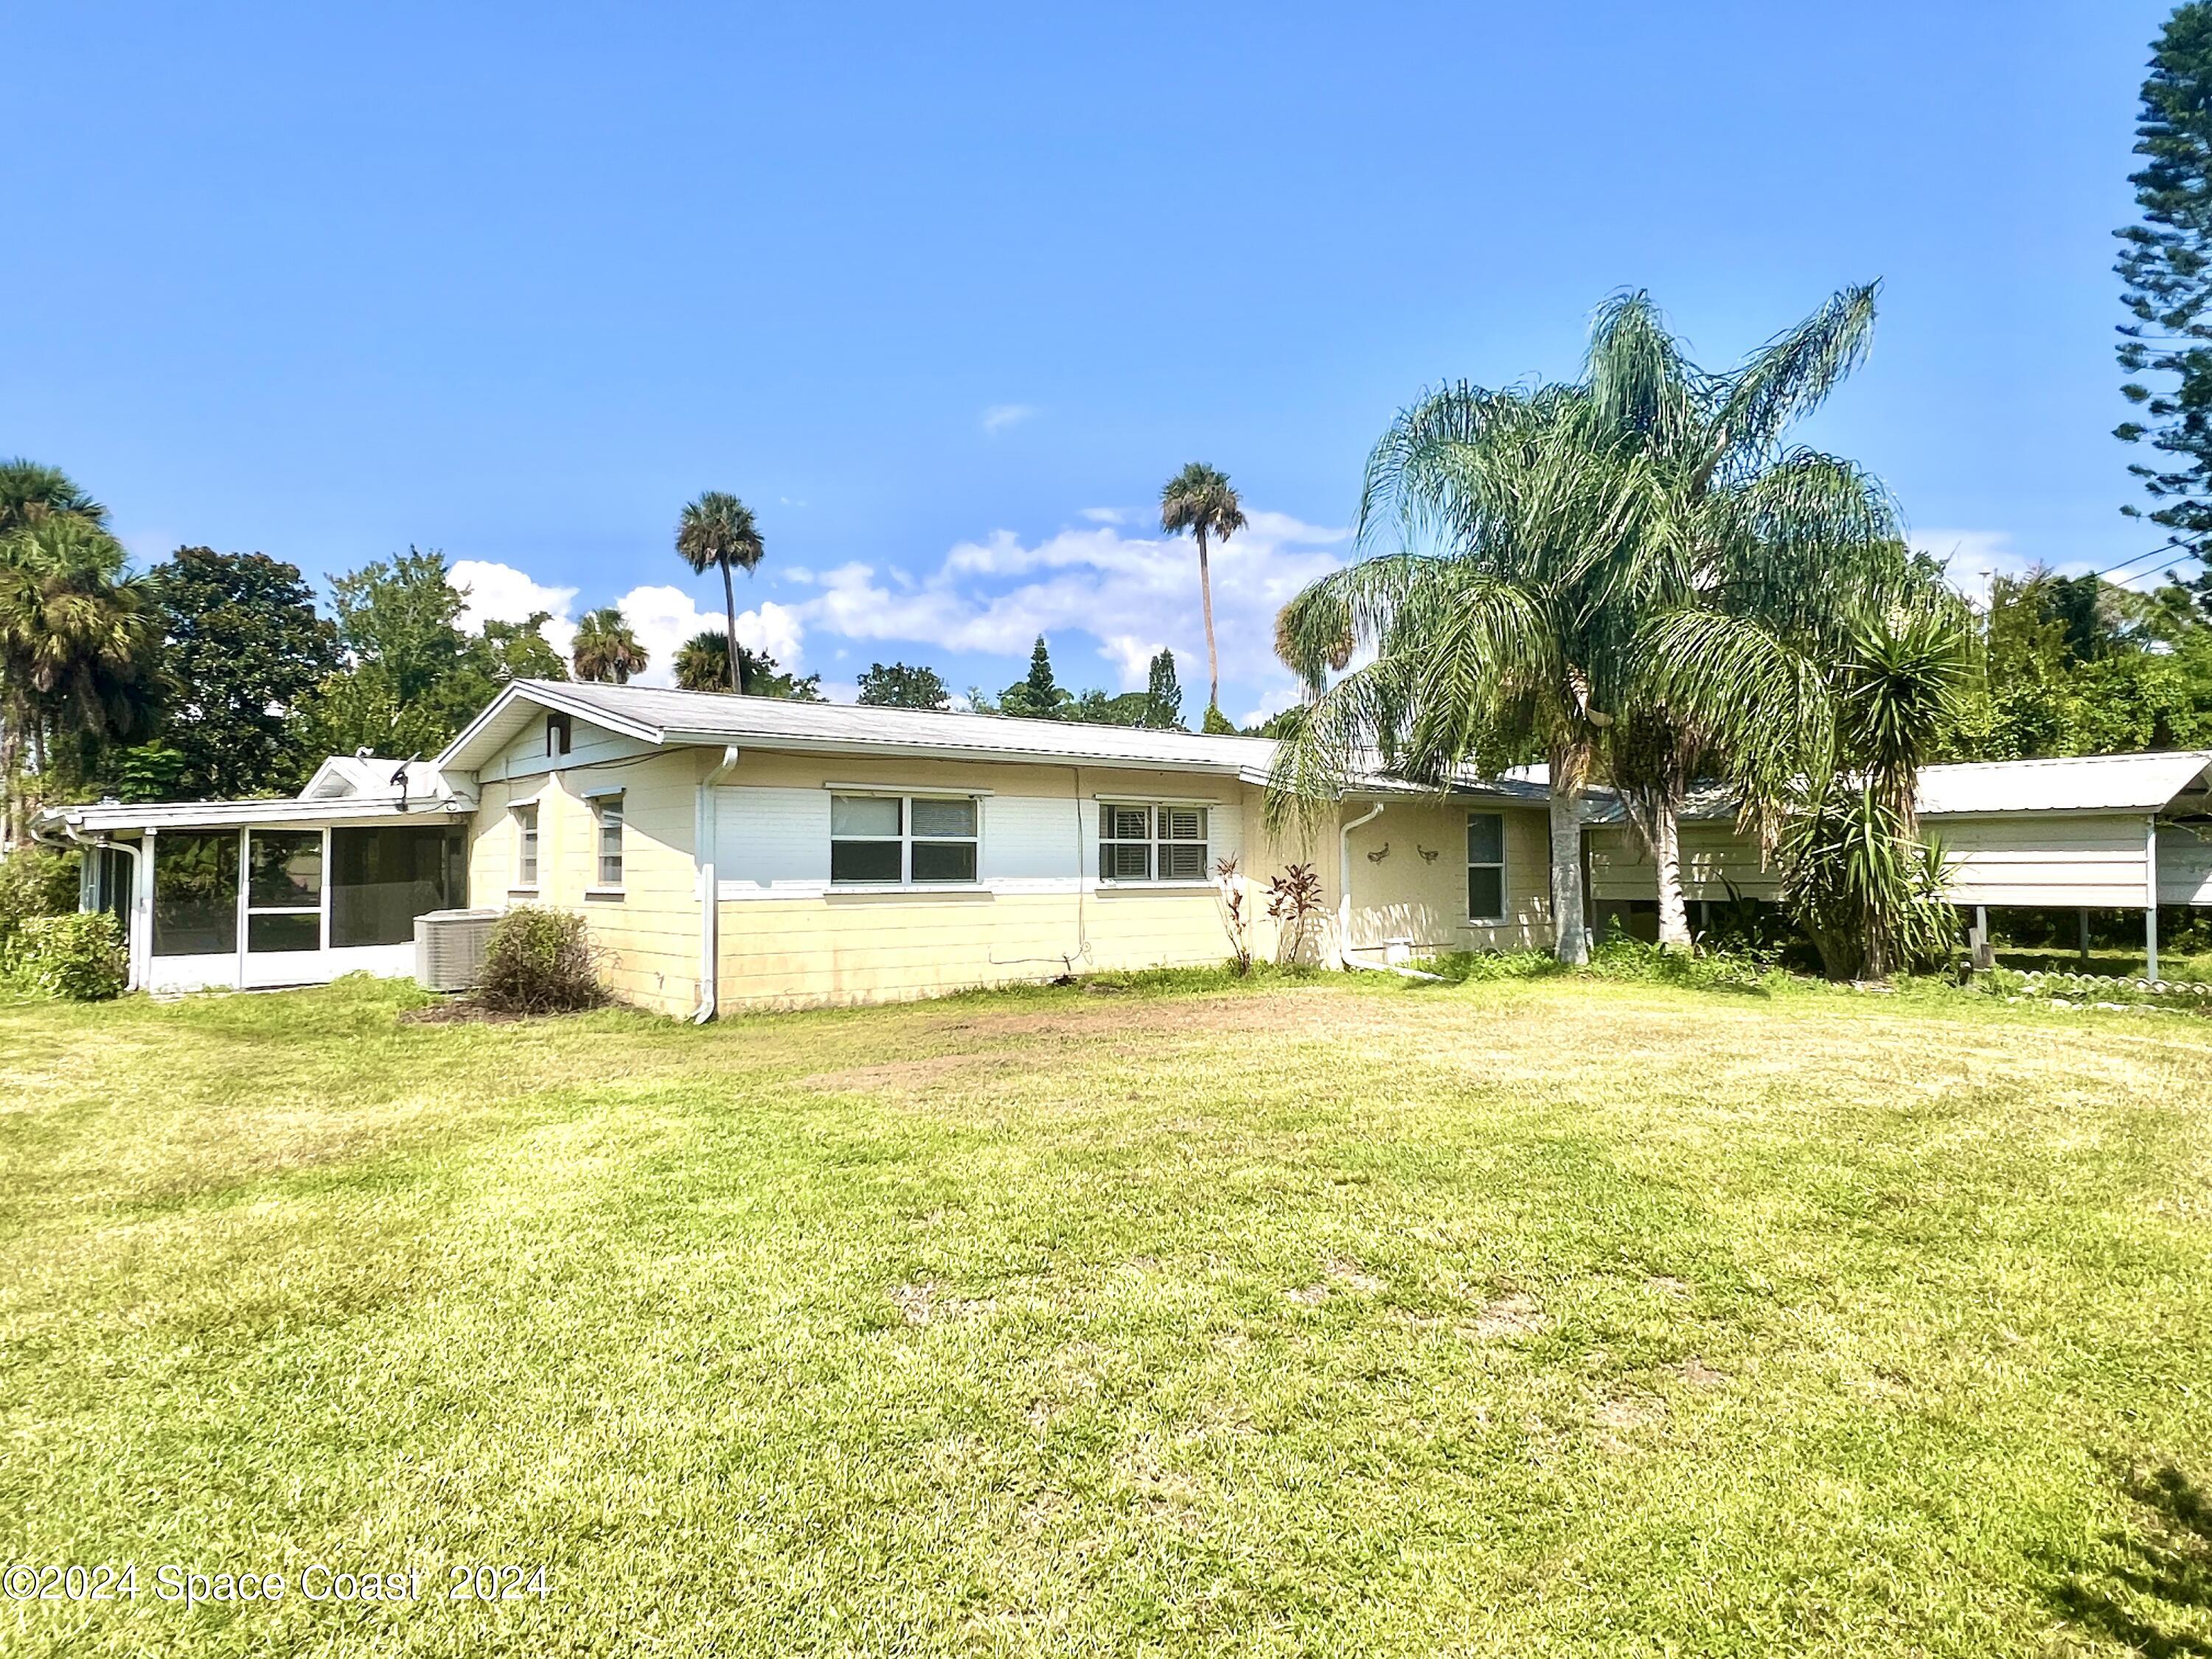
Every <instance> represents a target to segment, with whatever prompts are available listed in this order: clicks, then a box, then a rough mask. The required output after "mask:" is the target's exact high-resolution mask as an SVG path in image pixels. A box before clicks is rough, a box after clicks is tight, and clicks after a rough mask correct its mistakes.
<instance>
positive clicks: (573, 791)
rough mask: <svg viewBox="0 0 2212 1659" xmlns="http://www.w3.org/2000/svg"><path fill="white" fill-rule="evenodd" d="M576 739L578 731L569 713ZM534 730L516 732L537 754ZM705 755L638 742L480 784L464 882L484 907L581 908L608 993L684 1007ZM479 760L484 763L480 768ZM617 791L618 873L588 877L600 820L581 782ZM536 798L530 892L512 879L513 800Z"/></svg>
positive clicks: (656, 1005) (695, 943)
mask: <svg viewBox="0 0 2212 1659" xmlns="http://www.w3.org/2000/svg"><path fill="white" fill-rule="evenodd" d="M576 735H577V738H578V740H579V741H578V748H579V750H583V747H584V741H585V739H586V731H585V728H584V726H583V723H582V722H578V723H577V733H576ZM542 744H543V735H542V733H540V732H536V731H532V732H526V733H525V735H524V736H523V737H522V738H518V739H517V740H516V744H515V745H514V747H516V748H517V749H519V750H531V751H534V752H535V753H537V754H538V755H542V752H543V750H542ZM708 764H711V761H710V760H708V759H707V758H705V757H704V751H702V750H694V749H676V750H665V751H655V750H647V751H646V752H645V753H643V754H642V755H641V756H639V757H630V758H623V759H621V760H617V761H611V762H605V763H597V764H594V763H590V762H588V761H583V762H580V763H568V764H563V765H560V766H558V767H556V768H555V769H550V770H544V769H532V770H531V771H529V772H527V773H526V774H525V775H521V776H519V777H516V778H513V779H512V780H511V781H495V782H488V783H485V784H483V786H482V787H481V791H480V795H481V805H479V807H478V809H477V814H476V820H475V823H474V826H473V834H472V835H471V840H470V844H469V890H470V893H471V896H472V899H473V901H474V902H477V903H478V904H484V905H494V906H502V907H503V906H506V905H509V904H543V905H546V906H549V907H551V908H559V909H564V910H574V911H577V912H580V913H581V915H583V916H584V918H585V921H586V924H587V925H588V926H589V927H590V928H591V933H592V943H593V944H594V945H596V946H598V947H599V951H600V952H601V972H602V974H603V975H604V976H605V979H606V981H607V983H608V986H609V987H610V988H611V989H612V990H613V991H614V993H615V994H617V996H619V997H622V998H623V1000H626V1001H629V1002H634V1003H635V1004H637V1005H638V1006H641V1007H646V1008H650V1009H653V1010H654V1011H655V1012H660V1013H665V1014H678V1015H681V1014H688V1013H690V1012H691V1011H692V1010H693V1009H694V1008H696V1006H698V1003H699V961H700V920H699V898H698V888H697V882H696V873H695V866H694V863H693V849H694V845H695V841H696V813H697V802H698V789H697V784H698V780H699V777H700V775H701V774H702V770H703V769H704V768H705V767H706V766H707V765H708ZM487 770H490V769H487ZM611 787H619V788H620V789H621V791H622V794H623V882H622V886H621V889H620V890H619V891H618V892H613V891H607V890H601V889H600V888H599V835H598V831H599V819H598V811H597V808H596V805H595V802H594V799H592V796H591V794H590V793H589V792H592V791H593V790H599V789H604V788H611ZM526 799H534V800H535V803H536V805H537V808H538V886H537V888H536V889H535V890H530V889H527V888H525V887H523V886H521V885H520V884H519V883H518V880H517V854H518V848H519V838H518V835H517V831H516V827H515V817H514V806H515V804H516V803H517V802H518V801H522V800H526Z"/></svg>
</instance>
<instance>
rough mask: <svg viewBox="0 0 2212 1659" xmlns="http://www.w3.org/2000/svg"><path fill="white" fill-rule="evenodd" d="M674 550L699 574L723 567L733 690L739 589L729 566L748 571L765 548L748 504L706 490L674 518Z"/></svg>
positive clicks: (756, 565) (734, 687) (733, 686)
mask: <svg viewBox="0 0 2212 1659" xmlns="http://www.w3.org/2000/svg"><path fill="white" fill-rule="evenodd" d="M676 550H677V551H678V553H680V554H682V555H683V556H684V562H685V563H686V564H688V565H690V567H691V568H692V570H693V571H694V572H695V573H696V574H699V575H702V576H703V575H705V574H707V572H708V570H709V569H710V568H719V569H720V571H721V573H722V601H723V614H724V620H725V623H726V629H725V631H726V634H727V636H728V637H727V639H726V645H727V647H728V651H729V657H728V662H729V674H730V690H732V691H735V690H739V687H738V590H737V585H736V583H735V582H734V581H732V579H731V576H730V572H731V570H732V568H743V570H744V573H745V574H747V575H748V576H750V574H752V573H753V572H754V571H755V570H756V569H757V568H759V565H760V562H761V560H762V559H763V558H764V557H765V556H767V553H768V549H767V548H766V547H765V546H764V545H763V544H762V542H761V533H760V526H758V525H757V524H756V523H755V522H754V521H753V513H752V509H751V508H750V507H747V506H746V505H745V504H744V502H743V501H739V500H738V498H737V497H736V496H735V495H731V494H730V493H729V492H728V491H727V490H723V489H709V490H708V491H706V492H705V493H703V494H702V495H700V497H699V498H698V500H696V501H692V502H691V503H690V505H688V506H686V507H684V514H683V517H682V518H680V519H678V520H677V525H676Z"/></svg>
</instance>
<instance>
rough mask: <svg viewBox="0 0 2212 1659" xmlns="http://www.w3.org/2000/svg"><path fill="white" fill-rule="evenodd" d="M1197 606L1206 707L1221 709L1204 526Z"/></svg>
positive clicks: (1200, 532)
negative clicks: (1203, 635) (1203, 642)
mask: <svg viewBox="0 0 2212 1659" xmlns="http://www.w3.org/2000/svg"><path fill="white" fill-rule="evenodd" d="M1198 604H1199V609H1200V611H1203V612H1204V613H1205V617H1206V707H1207V708H1220V707H1221V659H1220V657H1219V656H1218V654H1216V653H1215V651H1214V649H1213V578H1212V575H1211V574H1209V573H1208V572H1207V570H1206V526H1204V525H1202V524H1201V525H1200V526H1198Z"/></svg>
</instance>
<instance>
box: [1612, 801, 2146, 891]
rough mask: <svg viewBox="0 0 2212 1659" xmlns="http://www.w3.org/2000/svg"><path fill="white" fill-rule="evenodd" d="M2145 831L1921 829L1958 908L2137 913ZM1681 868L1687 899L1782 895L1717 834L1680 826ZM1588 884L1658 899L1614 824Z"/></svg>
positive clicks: (2036, 826) (1733, 841)
mask: <svg viewBox="0 0 2212 1659" xmlns="http://www.w3.org/2000/svg"><path fill="white" fill-rule="evenodd" d="M2146 828H2147V826H2146V824H2145V822H2144V819H2143V817H2142V816H2141V815H2139V814H2115V815H2096V816H2078V817H2077V816H2066V817H2061V816H2056V815H2047V816H2029V815H2025V814H2023V815H2020V816H2017V817H2004V818H1948V819H1937V820H1932V821H1930V822H1929V823H1928V825H1927V829H1928V831H1929V834H1930V835H1931V836H1934V837H1935V838H1936V840H1937V841H1938V842H1940V843H1941V845H1942V848H1943V852H1944V854H1945V857H1946V860H1947V863H1946V869H1947V871H1948V878H1947V881H1946V884H1945V891H1946V893H1947V895H1948V896H1949V897H1950V899H1951V901H1952V902H1954V903H1956V904H1992V905H2062V906H2081V905H2086V906H2088V907H2090V908H2135V909H2140V908H2142V904H2143V899H2144V879H2145V873H2146V872H2145V868H2144V862H2143V860H2144V838H2145V833H2146ZM2167 844H2169V843H2167V842H2166V840H2165V838H2163V837H2162V838H2161V846H2162V847H2163V846H2165V845H2167ZM2163 862H2164V859H2163V857H2161V864H2163ZM1682 865H1683V889H1684V891H1685V893H1686V896H1688V897H1690V898H1692V899H1716V900H1717V899H1723V898H1725V897H1726V896H1728V889H1727V885H1726V884H1727V883H1729V882H1733V883H1734V884H1735V887H1736V889H1737V890H1738V891H1740V892H1743V893H1746V894H1748V895H1751V896H1754V897H1758V898H1772V897H1773V896H1775V895H1776V894H1777V892H1778V889H1779V884H1780V872H1779V871H1778V870H1777V869H1775V868H1772V867H1769V868H1766V869H1761V868H1760V866H1759V849H1758V847H1757V845H1756V844H1755V843H1754V842H1751V841H1750V840H1748V839H1747V838H1746V837H1743V836H1737V835H1735V834H1734V833H1733V832H1732V831H1729V830H1727V829H1721V828H1719V827H1717V826H1713V825H1705V824H1696V825H1686V826H1685V827H1684V829H1683V831H1682ZM1590 884H1591V888H1592V890H1593V892H1594V893H1595V896H1597V897H1598V898H1600V899H1630V898H1642V899H1649V898H1654V897H1656V896H1657V894H1658V887H1657V883H1656V878H1655V876H1654V872H1653V870H1652V866H1651V862H1650V856H1649V854H1646V853H1645V852H1644V849H1643V848H1642V846H1641V844H1640V843H1639V842H1638V841H1637V840H1636V838H1635V836H1634V835H1633V834H1632V832H1631V831H1629V830H1627V829H1622V828H1619V827H1616V826H1608V827H1607V828H1606V829H1599V830H1593V831H1592V832H1591V835H1590ZM2174 902H2186V901H2185V900H2181V899H2176V900H2175V901H2174Z"/></svg>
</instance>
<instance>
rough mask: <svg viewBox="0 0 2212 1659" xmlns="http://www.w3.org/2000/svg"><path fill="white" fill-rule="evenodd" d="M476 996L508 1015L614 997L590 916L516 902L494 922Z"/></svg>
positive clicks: (556, 1010)
mask: <svg viewBox="0 0 2212 1659" xmlns="http://www.w3.org/2000/svg"><path fill="white" fill-rule="evenodd" d="M471 996H472V998H473V999H474V1000H475V1001H476V1002H477V1004H478V1005H479V1006H483V1007H485V1008H489V1009H490V1010H491V1011H492V1012H495V1013H502V1014H574V1013H580V1012H583V1011H585V1010H586V1009H588V1008H599V1007H604V1006H605V1005H606V1004H607V1002H608V1000H609V997H608V994H607V988H606V986H605V984H604V983H603V982H602V981H601V980H600V978H599V957H598V951H597V950H596V949H595V947H594V946H593V945H592V935H591V930H590V929H589V928H588V927H586V925H585V921H584V918H583V917H581V916H580V915H576V914H575V913H574V912H573V911H569V910H554V909H550V908H546V907H545V906H543V905H536V904H518V905H515V906H514V907H513V908H510V909H508V910H507V911H506V912H505V913H504V914H502V915H501V917H500V919H499V920H498V921H495V922H494V923H493V924H492V929H491V937H490V938H489V939H488V940H486V941H485V945H484V960H483V975H482V976H481V977H480V978H479V979H478V980H477V987H476V989H475V990H474V991H473V992H472V993H471Z"/></svg>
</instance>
